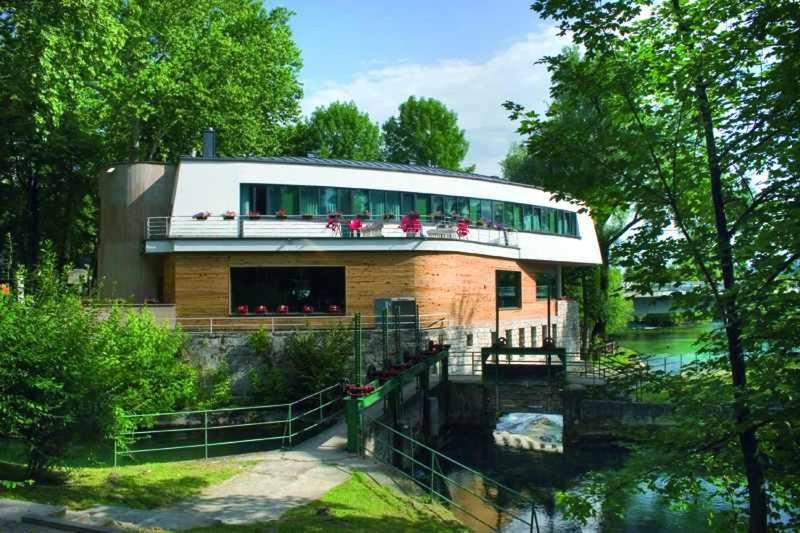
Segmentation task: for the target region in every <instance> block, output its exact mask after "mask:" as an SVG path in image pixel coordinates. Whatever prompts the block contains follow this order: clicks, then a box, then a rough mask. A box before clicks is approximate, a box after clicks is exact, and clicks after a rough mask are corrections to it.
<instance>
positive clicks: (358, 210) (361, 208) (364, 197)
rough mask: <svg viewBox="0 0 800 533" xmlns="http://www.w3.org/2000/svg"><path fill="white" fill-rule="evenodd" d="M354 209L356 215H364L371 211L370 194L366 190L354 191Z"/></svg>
mask: <svg viewBox="0 0 800 533" xmlns="http://www.w3.org/2000/svg"><path fill="white" fill-rule="evenodd" d="M352 193H353V194H352V198H353V200H352V204H351V206H352V208H353V214H354V215H364V214H366V213H367V211H369V192H367V191H366V190H365V189H353V191H352Z"/></svg>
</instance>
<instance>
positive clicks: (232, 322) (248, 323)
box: [176, 313, 450, 333]
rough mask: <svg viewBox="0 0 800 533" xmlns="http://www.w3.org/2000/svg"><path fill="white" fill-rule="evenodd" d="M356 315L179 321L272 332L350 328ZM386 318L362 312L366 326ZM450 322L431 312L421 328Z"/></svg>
mask: <svg viewBox="0 0 800 533" xmlns="http://www.w3.org/2000/svg"><path fill="white" fill-rule="evenodd" d="M353 318H354V315H335V314H319V315H317V314H302V313H292V314H286V315H284V314H275V313H271V314H264V315H230V316H216V317H215V316H212V317H178V318H177V319H176V322H177V323H178V324H180V325H181V327H182V328H183V330H184V331H186V332H189V333H191V332H198V331H200V332H206V331H208V332H211V333H213V332H214V331H215V330H218V329H220V330H224V329H229V330H237V331H244V330H252V329H258V328H260V327H265V328H267V329H269V330H271V331H274V330H276V329H286V328H308V329H326V328H328V327H331V326H335V325H339V326H343V327H350V323H351V322H352V320H353ZM398 318H399V321H398V322H397V326H398V327H399V329H403V330H405V329H416V327H417V321H416V316H415V315H400V316H399V317H398ZM382 321H383V317H382V316H379V315H378V316H376V315H362V324H363V326H364V327H367V328H371V327H379V326H380V324H381V322H382ZM390 323H391V325H392V327H394V326H395V320H394V315H390ZM449 324H450V316H449V315H448V314H447V313H430V314H421V315H419V327H420V329H421V330H426V331H427V330H439V329H445V328H447V327H448V326H449Z"/></svg>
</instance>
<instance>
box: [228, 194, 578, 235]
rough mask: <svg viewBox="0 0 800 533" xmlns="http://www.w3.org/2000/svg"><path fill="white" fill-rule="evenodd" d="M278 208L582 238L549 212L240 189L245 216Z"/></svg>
mask: <svg viewBox="0 0 800 533" xmlns="http://www.w3.org/2000/svg"><path fill="white" fill-rule="evenodd" d="M279 209H283V210H284V211H285V212H286V214H287V215H327V214H330V213H342V214H344V215H356V214H364V213H365V212H366V211H369V212H370V213H371V214H372V216H375V217H380V216H382V215H383V214H385V213H392V214H393V215H394V216H395V217H396V218H400V216H401V215H402V214H404V213H408V212H409V211H411V210H415V211H416V212H417V213H419V214H420V215H421V216H423V217H427V216H432V215H444V216H445V217H451V216H454V214H455V215H456V216H462V217H467V218H469V219H470V220H471V221H472V222H473V223H476V222H478V221H479V220H481V219H482V220H483V222H486V223H488V222H493V223H496V224H503V225H505V226H506V227H509V228H514V229H517V230H520V231H530V232H535V233H553V234H556V235H570V236H573V237H578V236H579V232H578V218H577V215H576V214H575V213H574V212H572V211H565V210H563V209H554V208H551V207H539V206H531V205H523V204H517V203H514V202H502V201H495V200H487V199H484V198H463V197H455V196H440V195H431V194H421V193H412V192H395V191H382V190H378V189H351V188H344V187H311V186H307V187H306V186H302V187H298V186H294V185H262V184H242V186H241V188H240V202H239V211H240V213H241V214H243V215H247V214H248V213H251V212H254V211H255V212H258V213H260V214H262V215H264V214H266V215H274V214H275V213H276V212H277V211H278V210H279Z"/></svg>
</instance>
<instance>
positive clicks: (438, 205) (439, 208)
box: [431, 196, 449, 216]
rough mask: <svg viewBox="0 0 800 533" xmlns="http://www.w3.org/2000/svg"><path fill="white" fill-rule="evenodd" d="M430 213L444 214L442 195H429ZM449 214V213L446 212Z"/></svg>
mask: <svg viewBox="0 0 800 533" xmlns="http://www.w3.org/2000/svg"><path fill="white" fill-rule="evenodd" d="M431 213H433V214H434V215H440V216H444V215H445V214H446V213H445V210H444V197H443V196H431ZM447 214H449V213H447Z"/></svg>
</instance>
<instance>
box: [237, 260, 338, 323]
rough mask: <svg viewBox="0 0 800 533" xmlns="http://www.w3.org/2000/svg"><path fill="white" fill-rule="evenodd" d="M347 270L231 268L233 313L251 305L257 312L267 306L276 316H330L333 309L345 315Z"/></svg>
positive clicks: (253, 310) (253, 311)
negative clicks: (284, 308)
mask: <svg viewBox="0 0 800 533" xmlns="http://www.w3.org/2000/svg"><path fill="white" fill-rule="evenodd" d="M344 280H345V275H344V267H234V268H231V313H237V309H238V308H239V306H245V305H246V306H247V309H248V311H249V312H250V313H255V312H257V310H258V307H259V306H262V305H263V306H266V308H267V312H268V313H276V312H278V311H279V308H280V306H287V307H288V312H289V313H304V312H309V311H311V310H313V312H314V313H327V312H329V310H330V309H331V306H337V307H338V309H339V310H340V311H341V312H344V306H345V292H344V287H345V281H344Z"/></svg>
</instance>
